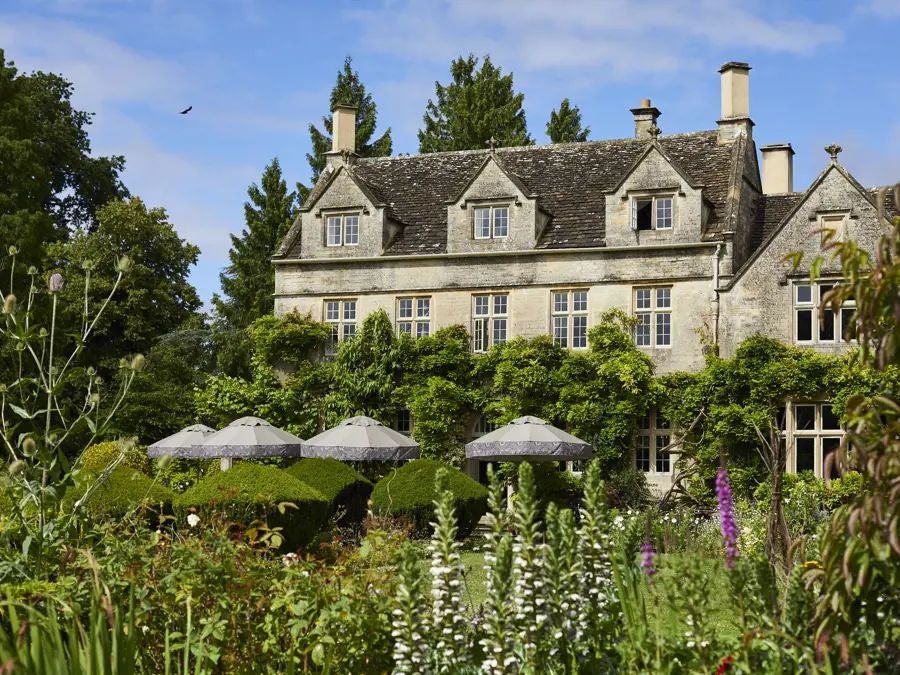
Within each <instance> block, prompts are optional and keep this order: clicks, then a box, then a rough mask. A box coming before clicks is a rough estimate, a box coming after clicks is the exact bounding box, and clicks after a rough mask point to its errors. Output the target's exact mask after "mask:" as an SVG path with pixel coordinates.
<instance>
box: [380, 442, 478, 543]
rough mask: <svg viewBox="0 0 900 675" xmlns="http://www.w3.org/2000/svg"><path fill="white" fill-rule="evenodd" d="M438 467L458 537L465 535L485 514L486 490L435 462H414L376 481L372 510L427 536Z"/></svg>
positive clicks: (456, 471)
mask: <svg viewBox="0 0 900 675" xmlns="http://www.w3.org/2000/svg"><path fill="white" fill-rule="evenodd" d="M440 468H445V469H447V479H448V480H447V484H448V487H449V489H450V491H451V492H452V493H453V501H454V504H453V505H454V509H455V510H456V518H457V521H458V524H459V534H460V536H465V535H467V534H468V533H469V532H471V531H472V529H473V528H474V527H475V525H476V524H477V523H478V520H479V519H480V518H481V516H483V515H484V513H485V512H486V511H487V489H486V488H485V487H484V486H483V485H481V484H479V483H478V482H476V481H474V480H472V479H471V478H469V477H468V476H466V475H465V474H464V473H463V472H462V471H458V470H456V469H452V468H449V467H447V465H446V464H443V463H441V462H438V461H437V460H434V459H416V460H413V461H412V462H409V463H407V464H404V465H403V466H402V467H400V468H399V469H397V470H396V471H395V472H393V473H391V474H389V475H387V476H385V477H384V478H382V479H381V480H380V481H378V484H377V485H376V486H375V489H374V490H373V491H372V508H373V510H374V511H375V512H376V513H378V514H380V515H386V516H395V517H400V518H403V519H405V520H408V521H410V523H411V524H412V526H413V528H414V530H415V531H416V533H418V534H423V533H427V532H428V531H430V529H431V526H430V525H429V523H430V522H431V521H433V520H434V498H435V487H434V479H435V475H436V474H437V471H438V469H440Z"/></svg>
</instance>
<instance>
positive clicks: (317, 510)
mask: <svg viewBox="0 0 900 675" xmlns="http://www.w3.org/2000/svg"><path fill="white" fill-rule="evenodd" d="M281 502H290V503H292V504H294V505H295V506H296V507H297V508H295V509H294V508H290V507H287V508H284V509H279V508H278V505H279V504H280V503H281ZM174 504H175V513H176V515H177V516H178V522H179V523H183V522H184V521H185V519H186V518H187V514H188V513H189V512H192V511H193V512H196V513H197V514H198V515H199V516H200V518H201V520H202V519H203V518H204V515H205V516H207V517H209V516H212V515H214V514H222V515H224V516H225V517H226V518H227V519H229V520H231V521H234V522H237V523H240V524H242V525H250V524H251V523H252V522H253V521H256V520H261V521H263V522H265V523H266V524H267V526H268V527H270V528H276V527H280V528H282V530H281V535H282V536H283V537H284V543H283V547H284V548H287V549H295V548H297V547H298V546H302V545H304V544H307V543H309V542H310V541H311V540H312V538H313V537H314V536H315V535H316V533H317V532H318V531H319V529H320V528H321V527H322V525H323V524H324V523H325V522H326V521H327V520H328V516H329V513H330V504H329V501H328V500H327V499H326V498H325V497H324V496H323V495H322V493H321V492H319V491H318V490H315V489H313V488H312V487H310V486H309V485H307V484H306V483H303V482H301V481H299V480H298V479H296V478H294V477H293V476H291V475H290V474H288V473H287V472H285V471H283V470H281V469H278V468H276V467H274V466H266V465H263V464H255V463H253V462H240V463H239V464H235V465H234V466H233V467H232V468H231V469H229V470H228V471H220V472H218V473H213V474H211V475H209V476H207V477H205V478H203V479H202V480H201V481H199V482H198V483H197V484H196V485H194V486H193V487H192V488H191V489H189V490H188V491H187V492H185V493H184V494H181V495H178V496H176V498H175V502H174Z"/></svg>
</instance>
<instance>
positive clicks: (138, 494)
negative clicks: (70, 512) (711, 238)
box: [63, 465, 175, 518]
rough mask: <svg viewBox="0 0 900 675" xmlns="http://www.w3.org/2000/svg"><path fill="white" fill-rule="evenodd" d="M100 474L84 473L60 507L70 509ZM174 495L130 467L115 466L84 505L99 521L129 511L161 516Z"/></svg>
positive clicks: (119, 515)
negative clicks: (100, 518) (146, 512)
mask: <svg viewBox="0 0 900 675" xmlns="http://www.w3.org/2000/svg"><path fill="white" fill-rule="evenodd" d="M99 474H100V472H93V471H85V472H84V473H83V474H82V475H81V476H80V477H79V481H78V483H76V485H75V486H74V487H72V488H70V489H69V490H68V492H66V496H65V498H64V499H63V507H64V508H67V509H70V508H72V507H73V506H74V505H75V502H76V501H77V500H78V499H80V498H81V497H82V495H84V493H85V491H86V490H87V488H88V486H89V485H91V484H92V483H93V482H94V481H96V480H97V477H98V476H99ZM174 497H175V493H174V492H172V491H171V490H169V489H168V488H166V487H163V486H162V485H160V484H159V483H157V482H155V481H154V480H153V479H152V478H150V476H148V475H147V474H145V473H142V472H140V471H138V470H136V469H132V468H131V467H130V466H125V465H119V466H117V467H116V468H115V469H113V470H112V473H110V474H109V476H107V478H106V480H105V481H103V483H102V484H101V485H100V486H99V487H98V488H97V489H96V490H94V492H93V493H92V494H91V496H90V497H89V498H88V500H87V501H86V502H85V504H84V508H85V509H86V510H87V512H88V513H89V514H91V515H94V516H99V517H103V518H120V517H122V516H124V515H125V514H126V513H128V512H129V511H131V510H133V509H136V510H146V511H148V512H151V511H152V512H156V513H159V512H160V511H161V512H163V513H165V512H168V511H170V510H171V507H172V500H173V499H174Z"/></svg>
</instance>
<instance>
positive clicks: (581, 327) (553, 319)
mask: <svg viewBox="0 0 900 675" xmlns="http://www.w3.org/2000/svg"><path fill="white" fill-rule="evenodd" d="M589 291H590V289H588V288H552V289H550V322H549V323H550V325H549V333H550V336H551V337H552V338H553V342H554V343H556V344H558V345H559V346H561V347H565V348H567V349H587V331H588V298H589ZM576 293H577V294H579V295H580V294H583V296H584V297H583V298H579V303H578V304H576ZM563 295H564V296H565V298H564V299H565V306H564V307H561V306H560V304H559V302H558V300H559V299H560V298H558V296H563ZM581 301H583V306H582V305H581ZM563 322H564V325H563ZM560 329H562V331H564V334H562V331H561V330H560ZM576 331H578V332H579V333H580V335H576ZM561 337H562V339H560V338H561Z"/></svg>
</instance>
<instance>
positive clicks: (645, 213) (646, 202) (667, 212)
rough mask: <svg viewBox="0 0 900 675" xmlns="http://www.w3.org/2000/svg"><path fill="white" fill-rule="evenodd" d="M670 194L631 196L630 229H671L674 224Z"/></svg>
mask: <svg viewBox="0 0 900 675" xmlns="http://www.w3.org/2000/svg"><path fill="white" fill-rule="evenodd" d="M673 201H674V200H673V199H672V195H658V196H642V197H632V198H631V229H632V230H636V231H637V230H671V229H672V225H673V224H674V221H675V218H674V214H675V212H674V206H673Z"/></svg>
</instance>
